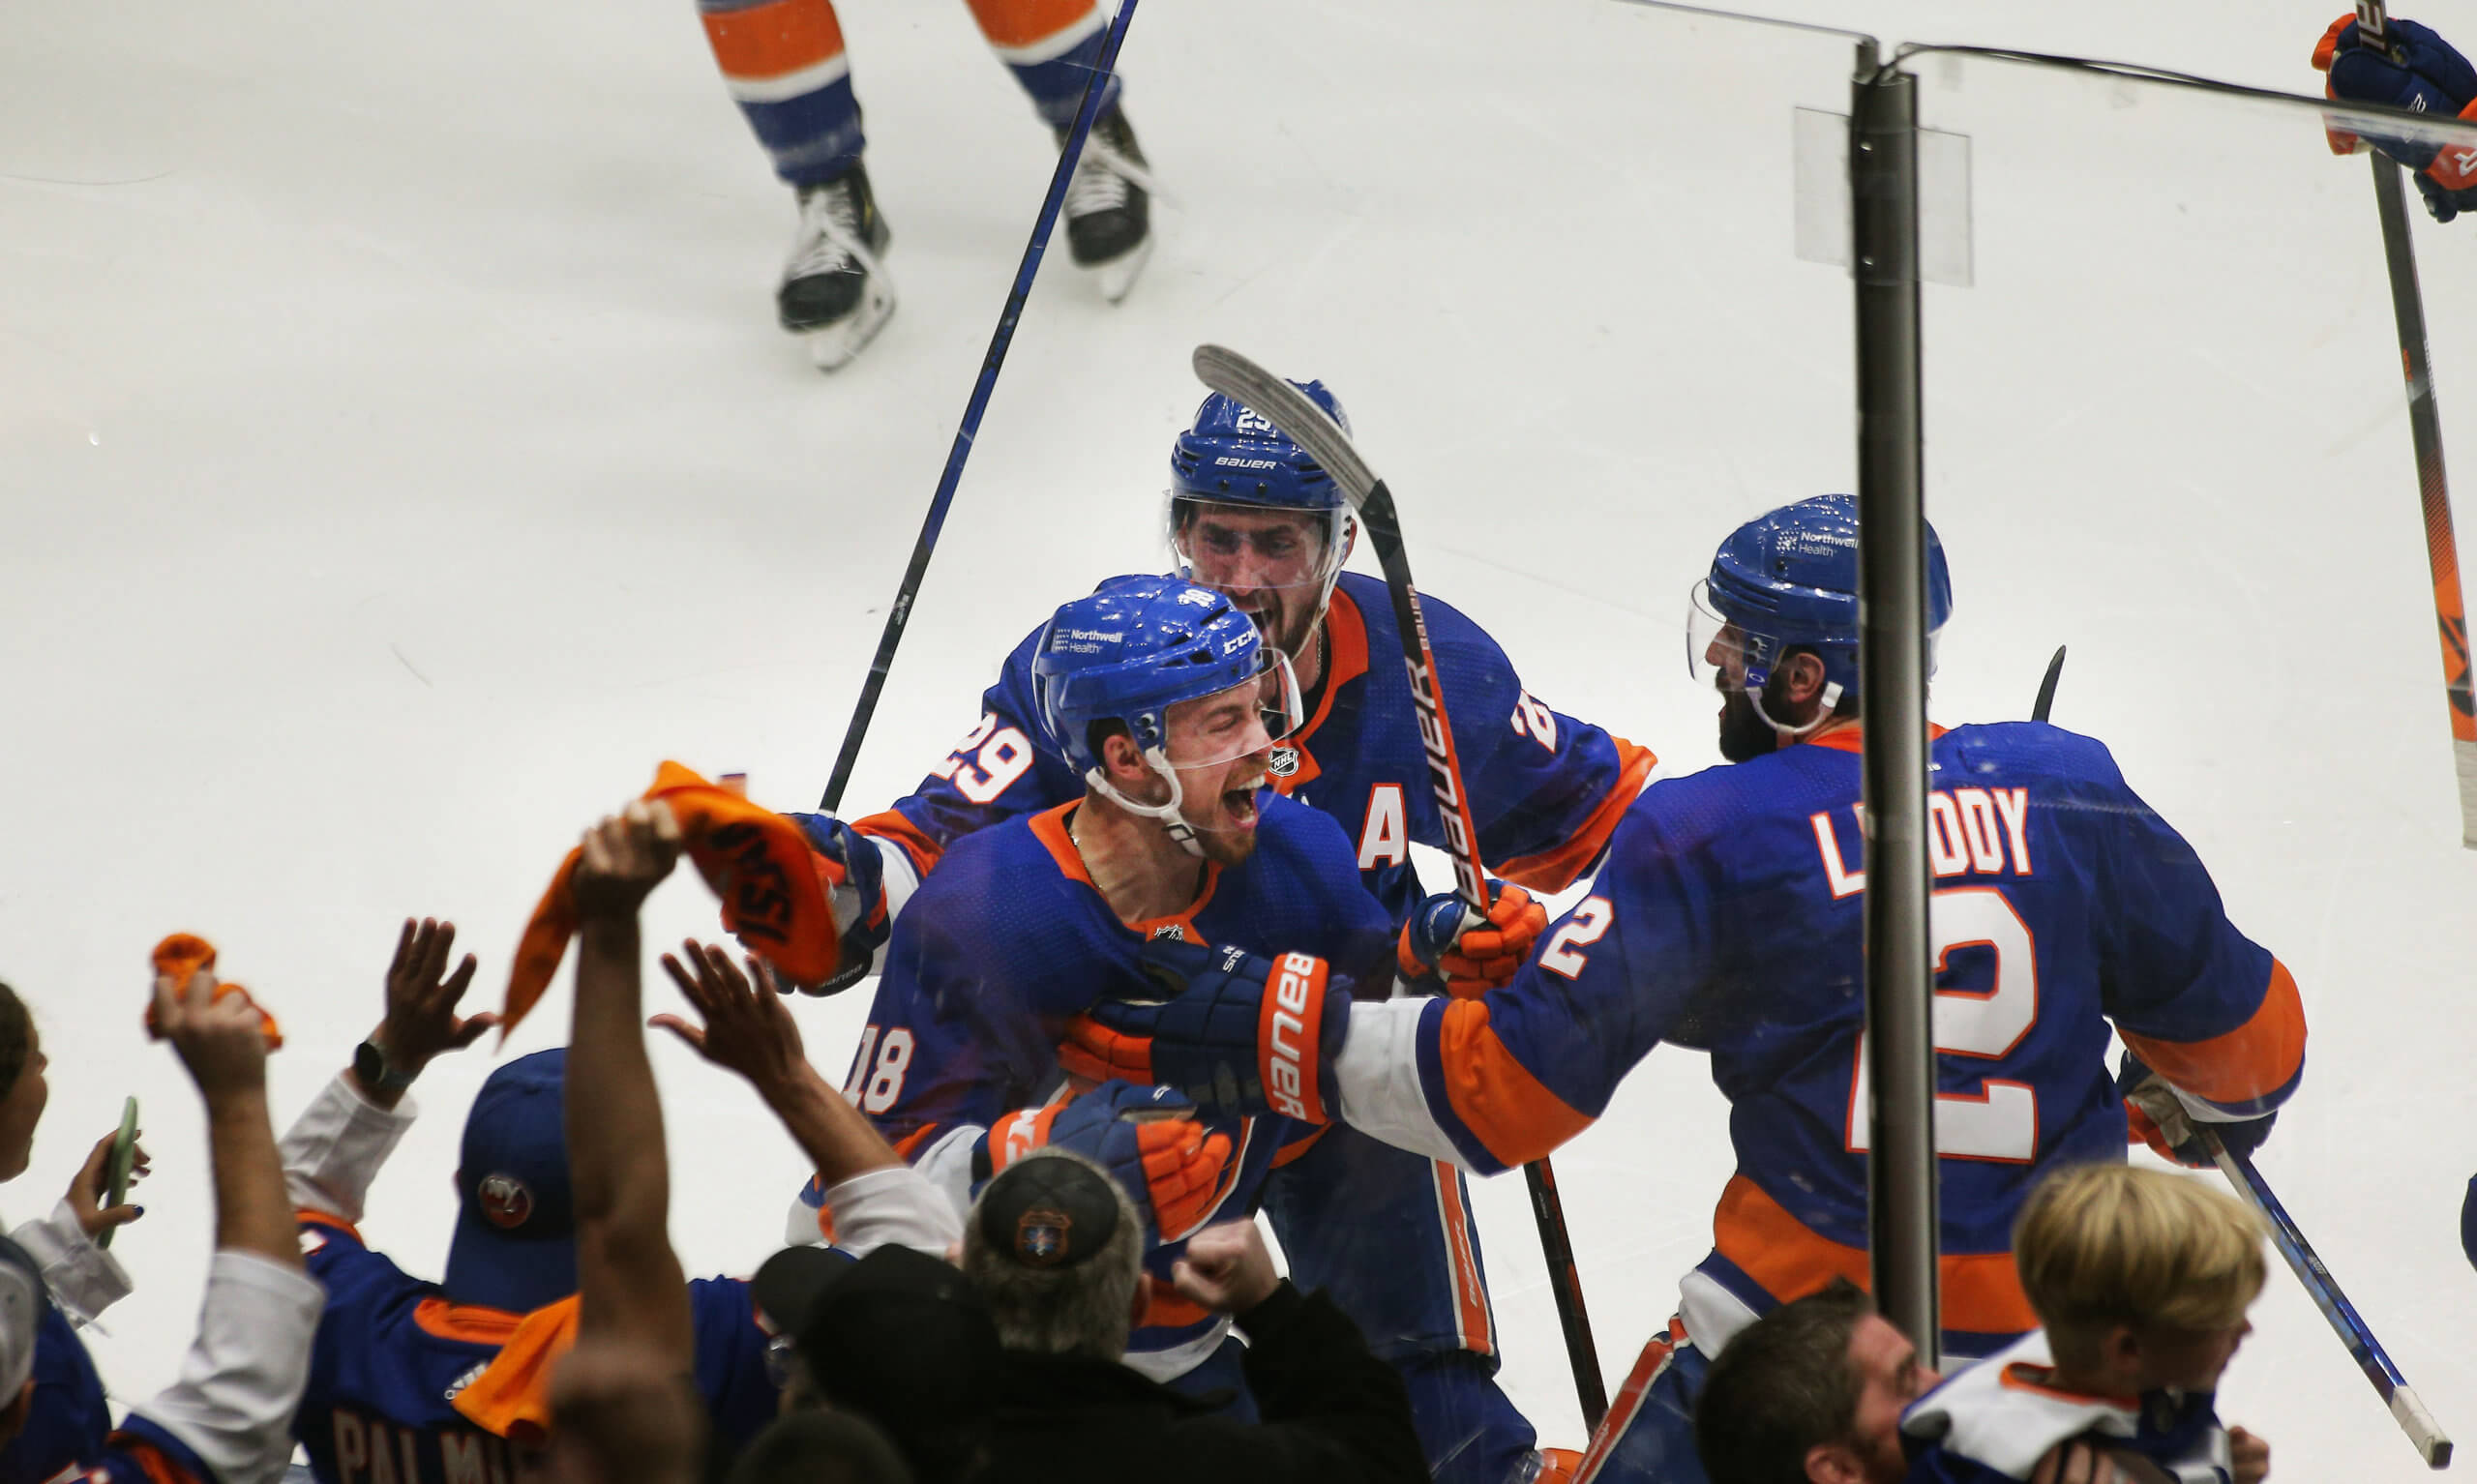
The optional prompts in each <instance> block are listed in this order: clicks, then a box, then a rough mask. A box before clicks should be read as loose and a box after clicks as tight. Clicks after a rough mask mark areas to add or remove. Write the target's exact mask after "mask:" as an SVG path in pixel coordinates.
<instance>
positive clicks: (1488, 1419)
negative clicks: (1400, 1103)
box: [1264, 1124, 1537, 1484]
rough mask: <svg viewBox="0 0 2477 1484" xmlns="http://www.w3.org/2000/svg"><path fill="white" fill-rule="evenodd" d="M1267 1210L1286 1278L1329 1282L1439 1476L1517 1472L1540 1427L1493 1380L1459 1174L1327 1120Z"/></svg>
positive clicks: (1487, 1319)
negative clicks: (1400, 1394) (1407, 1411)
mask: <svg viewBox="0 0 2477 1484" xmlns="http://www.w3.org/2000/svg"><path fill="white" fill-rule="evenodd" d="M1264 1209H1265V1214H1266V1215H1267V1216H1268V1217H1269V1218H1270V1219H1271V1221H1272V1227H1273V1234H1274V1235H1275V1236H1277V1237H1279V1238H1280V1239H1281V1245H1282V1251H1283V1253H1284V1254H1285V1255H1286V1256H1288V1258H1289V1259H1290V1271H1291V1277H1292V1279H1293V1281H1295V1282H1296V1283H1298V1286H1299V1287H1300V1288H1302V1289H1323V1290H1324V1291H1326V1292H1327V1293H1328V1294H1329V1295H1331V1297H1332V1299H1333V1301H1334V1302H1335V1303H1337V1304H1339V1305H1341V1307H1342V1310H1343V1312H1344V1313H1346V1314H1348V1315H1349V1316H1350V1317H1351V1318H1352V1319H1353V1320H1355V1321H1358V1326H1359V1328H1360V1330H1361V1331H1362V1332H1364V1333H1365V1334H1366V1336H1367V1343H1368V1346H1369V1348H1370V1349H1372V1350H1375V1352H1376V1353H1377V1354H1379V1355H1381V1356H1383V1357H1385V1358H1386V1359H1387V1360H1389V1361H1391V1362H1392V1363H1393V1367H1394V1369H1395V1370H1396V1371H1398V1372H1400V1373H1401V1376H1402V1380H1403V1383H1404V1384H1405V1385H1406V1386H1407V1387H1408V1388H1409V1389H1410V1393H1411V1412H1412V1420H1413V1422H1414V1423H1415V1424H1416V1425H1417V1426H1418V1434H1419V1442H1420V1445H1421V1446H1422V1447H1423V1448H1424V1449H1425V1451H1426V1453H1427V1458H1428V1469H1429V1471H1430V1473H1432V1474H1433V1475H1434V1476H1435V1477H1436V1478H1437V1479H1438V1480H1439V1481H1441V1484H1506V1481H1507V1480H1510V1479H1516V1478H1519V1477H1520V1476H1521V1470H1523V1469H1526V1468H1527V1467H1528V1466H1529V1464H1530V1460H1531V1454H1532V1450H1533V1446H1534V1444H1535V1442H1536V1440H1537V1439H1536V1436H1535V1435H1534V1433H1533V1431H1532V1427H1531V1424H1530V1422H1529V1421H1528V1420H1526V1419H1525V1418H1524V1417H1523V1415H1522V1413H1521V1412H1520V1411H1519V1410H1516V1409H1515V1408H1514V1405H1513V1403H1512V1402H1510V1401H1508V1400H1507V1398H1506V1395H1505V1393H1504V1392H1503V1391H1502V1390H1500V1389H1499V1388H1498V1386H1497V1381H1496V1374H1497V1364H1498V1357H1497V1338H1496V1319H1495V1316H1494V1314H1493V1313H1492V1312H1491V1311H1490V1309H1489V1306H1488V1288H1487V1275H1486V1272H1485V1270H1484V1269H1482V1268H1481V1266H1480V1265H1479V1235H1478V1232H1477V1228H1476V1227H1475V1226H1474V1225H1473V1223H1472V1220H1471V1201H1470V1192H1469V1189H1468V1188H1467V1187H1466V1186H1465V1185H1464V1184H1463V1180H1462V1175H1461V1172H1459V1171H1458V1170H1456V1169H1455V1168H1454V1167H1452V1166H1450V1165H1445V1164H1439V1163H1438V1162H1436V1161H1434V1160H1430V1159H1428V1158H1426V1157H1424V1156H1422V1155H1418V1154H1412V1153H1410V1152H1408V1151H1406V1150H1402V1149H1397V1148H1394V1147H1393V1146H1392V1145H1390V1144H1387V1143H1379V1142H1377V1141H1376V1140H1373V1139H1370V1138H1368V1137H1367V1136H1366V1135H1364V1134H1361V1133H1359V1132H1358V1130H1356V1129H1352V1128H1349V1127H1347V1126H1343V1125H1338V1124H1337V1125H1334V1126H1333V1127H1331V1128H1328V1130H1326V1132H1325V1135H1324V1137H1323V1138H1322V1139H1320V1140H1318V1141H1317V1142H1316V1143H1315V1144H1314V1145H1313V1146H1311V1147H1310V1148H1309V1149H1308V1150H1307V1152H1306V1153H1305V1154H1303V1155H1301V1156H1300V1157H1299V1158H1298V1159H1296V1160H1294V1161H1292V1162H1291V1163H1289V1164H1287V1165H1284V1166H1282V1167H1280V1168H1279V1169H1277V1170H1275V1171H1274V1172H1272V1175H1271V1178H1270V1179H1269V1180H1268V1181H1267V1183H1266V1185H1265V1195H1264Z"/></svg>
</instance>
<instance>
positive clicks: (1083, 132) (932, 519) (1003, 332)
mask: <svg viewBox="0 0 2477 1484" xmlns="http://www.w3.org/2000/svg"><path fill="white" fill-rule="evenodd" d="M1134 18H1135V0H1118V14H1117V15H1114V16H1112V17H1110V28H1109V30H1108V32H1107V33H1105V34H1104V36H1103V37H1102V41H1101V54H1100V57H1099V58H1098V59H1097V60H1096V61H1095V62H1094V63H1093V64H1092V76H1091V79H1090V80H1089V81H1088V82H1086V83H1085V84H1084V103H1083V105H1082V106H1081V107H1078V108H1077V109H1076V110H1075V125H1074V127H1073V128H1072V129H1070V130H1068V131H1067V134H1066V144H1065V146H1064V147H1063V148H1061V149H1060V150H1059V152H1058V167H1057V168H1056V169H1054V170H1052V171H1051V172H1050V177H1049V194H1047V195H1045V196H1043V197H1042V198H1041V214H1040V216H1039V218H1038V219H1036V220H1035V221H1034V222H1033V223H1032V237H1031V240H1030V242H1028V243H1026V244H1024V261H1023V264H1022V266H1020V267H1018V268H1017V269H1016V270H1015V286H1014V287H1012V288H1010V289H1008V290H1007V291H1006V307H1005V308H1004V309H1002V310H1000V312H999V314H998V328H997V330H996V331H994V332H993V333H992V334H991V335H990V337H989V353H988V354H987V355H985V356H983V357H982V358H981V363H980V379H979V380H977V381H975V382H973V383H972V388H971V400H970V401H968V402H966V403H965V404H964V420H963V423H962V425H961V426H959V427H958V428H956V430H955V442H954V447H952V448H950V449H948V450H947V452H946V468H945V472H944V473H942V474H940V475H939V476H938V492H937V494H935V495H934V496H932V497H931V499H930V501H929V515H928V517H927V518H926V519H923V520H922V521H921V522H920V539H919V540H917V541H915V542H913V543H912V546H911V561H910V565H908V566H906V567H905V568H904V569H903V585H902V586H901V587H898V588H896V589H895V595H894V607H892V608H888V609H886V627H885V632H884V633H882V634H880V635H879V636H878V652H877V655H876V657H875V658H873V659H872V660H870V661H869V678H868V679H867V680H866V681H864V682H863V683H862V684H861V686H860V700H859V703H858V704H857V705H855V706H853V707H852V708H851V725H850V726H849V727H845V728H844V729H843V750H842V751H841V752H839V753H837V754H835V757H834V772H833V773H832V775H830V776H829V777H828V778H827V779H826V783H825V795H824V797H823V798H821V799H820V800H819V801H818V806H817V807H818V808H820V809H821V810H824V811H825V812H826V813H828V814H831V813H833V812H834V811H835V810H836V809H838V808H840V807H841V806H842V804H843V790H844V788H845V787H847V786H848V785H850V784H851V767H852V764H854V763H856V762H858V761H859V760H860V741H861V739H862V738H863V737H866V736H867V735H868V734H869V719H870V718H871V717H873V716H875V715H877V711H878V697H879V696H880V694H882V693H883V692H884V690H885V688H886V671H887V670H888V669H890V668H893V666H894V651H895V646H896V645H898V644H900V643H902V642H903V631H904V627H905V626H906V625H907V624H909V623H910V621H911V602H912V600H913V599H914V598H916V597H918V596H919V593H920V580H921V579H922V578H924V577H926V576H927V575H928V572H929V554H930V553H931V552H932V551H935V550H936V549H938V533H939V532H940V531H941V530H943V529H944V528H945V524H946V509H947V507H948V506H950V505H952V504H953V503H954V499H955V486H956V485H958V484H960V483H962V481H963V477H964V460H966V459H968V458H970V456H971V445H972V440H973V439H974V438H976V437H978V436H979V435H980V418H981V414H982V413H984V412H986V411H988V410H989V394H990V393H991V392H992V391H993V390H995V389H996V387H997V385H998V370H999V368H1000V367H1001V366H1004V365H1005V364H1006V347H1007V346H1009V345H1011V344H1013V343H1014V342H1015V324H1016V321H1018V320H1020V319H1022V318H1023V317H1024V303H1025V301H1026V300H1028V299H1030V297H1031V294H1032V279H1033V276H1034V275H1036V274H1038V273H1039V272H1040V268H1041V254H1042V253H1044V252H1047V251H1048V250H1049V234H1050V229H1051V228H1053V227H1055V226H1056V225H1057V224H1058V214H1059V209H1060V208H1061V207H1062V206H1063V205H1064V204H1065V202H1066V183H1067V182H1068V181H1069V180H1071V179H1073V178H1074V175H1075V166H1076V163H1077V162H1079V161H1081V160H1082V159H1083V158H1084V141H1085V139H1086V137H1087V136H1089V134H1091V133H1092V120H1093V119H1095V118H1097V117H1099V115H1100V112H1101V100H1102V98H1103V97H1105V96H1106V95H1107V94H1108V92H1109V83H1110V78H1111V77H1112V76H1113V75H1114V74H1116V71H1117V68H1118V64H1119V44H1121V43H1122V42H1124V41H1125V40H1126V28H1127V23H1128V22H1129V21H1131V20H1133V19H1134Z"/></svg>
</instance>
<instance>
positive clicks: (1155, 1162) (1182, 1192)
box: [972, 1082, 1232, 1242]
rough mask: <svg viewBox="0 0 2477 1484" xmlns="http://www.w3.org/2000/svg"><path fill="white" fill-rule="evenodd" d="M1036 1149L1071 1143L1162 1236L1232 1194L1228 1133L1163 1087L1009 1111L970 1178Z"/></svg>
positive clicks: (1111, 1090)
mask: <svg viewBox="0 0 2477 1484" xmlns="http://www.w3.org/2000/svg"><path fill="white" fill-rule="evenodd" d="M1040 1148H1059V1149H1073V1150H1074V1151H1075V1152H1076V1153H1078V1154H1081V1155H1083V1156H1084V1157H1086V1158H1087V1159H1089V1160H1091V1161H1092V1162H1093V1163H1094V1164H1096V1165H1099V1166H1100V1167H1101V1168H1102V1169H1104V1170H1106V1171H1108V1172H1110V1178H1112V1179H1114V1180H1116V1181H1118V1182H1119V1186H1120V1187H1121V1188H1122V1189H1124V1190H1125V1191H1126V1193H1127V1194H1128V1195H1129V1196H1132V1197H1133V1198H1135V1204H1136V1209H1138V1210H1140V1211H1142V1212H1144V1214H1145V1220H1146V1221H1147V1222H1149V1224H1150V1225H1151V1228H1152V1232H1153V1235H1154V1237H1155V1239H1156V1240H1159V1241H1164V1242H1175V1241H1178V1240H1179V1238H1181V1237H1184V1236H1186V1235H1187V1234H1188V1233H1189V1232H1194V1231H1195V1230H1196V1229H1197V1228H1199V1227H1201V1226H1203V1225H1204V1224H1205V1222H1206V1221H1208V1220H1209V1219H1210V1218H1211V1216H1212V1213H1213V1212H1214V1211H1215V1210H1216V1209H1218V1208H1219V1206H1220V1204H1221V1202H1222V1198H1223V1197H1225V1196H1227V1195H1229V1194H1230V1187H1231V1184H1232V1175H1231V1171H1230V1149H1231V1142H1230V1136H1229V1135H1228V1134H1225V1133H1221V1132H1218V1131H1216V1130H1214V1129H1211V1128H1209V1127H1207V1126H1206V1125H1205V1124H1202V1123H1199V1122H1198V1121H1196V1108H1195V1105H1194V1104H1193V1103H1190V1102H1188V1101H1187V1100H1186V1099H1185V1098H1182V1097H1180V1096H1179V1094H1178V1093H1176V1092H1175V1091H1172V1090H1171V1089H1170V1088H1168V1087H1139V1086H1136V1085H1135V1084H1133V1083H1123V1082H1106V1083H1101V1084H1100V1085H1099V1086H1097V1087H1094V1088H1093V1089H1092V1090H1091V1091H1089V1092H1087V1093H1085V1094H1083V1095H1082V1096H1080V1097H1076V1098H1073V1099H1070V1100H1068V1101H1065V1102H1059V1103H1052V1104H1050V1105H1049V1106H1047V1107H1045V1108H1026V1109H1020V1110H1018V1111H1017V1112H1014V1113H1008V1114H1006V1115H1005V1116H1004V1117H1002V1118H1000V1119H999V1120H998V1121H997V1123H996V1124H994V1125H992V1126H991V1128H990V1130H989V1132H988V1134H986V1135H985V1136H983V1138H982V1140H981V1145H980V1147H979V1148H978V1149H976V1150H974V1151H973V1155H972V1177H973V1183H974V1184H977V1183H979V1182H980V1181H982V1180H986V1179H988V1178H989V1177H990V1176H992V1175H994V1174H996V1173H997V1172H1000V1170H1003V1169H1005V1168H1006V1167H1007V1166H1008V1165H1011V1164H1013V1163H1014V1162H1015V1161H1017V1160H1019V1159H1022V1158H1023V1157H1024V1156H1025V1155H1027V1154H1030V1152H1032V1151H1033V1150H1034V1149H1040Z"/></svg>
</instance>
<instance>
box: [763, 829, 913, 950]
mask: <svg viewBox="0 0 2477 1484" xmlns="http://www.w3.org/2000/svg"><path fill="white" fill-rule="evenodd" d="M784 817H785V818H787V819H789V820H791V822H792V823H793V824H796V825H798V826H799V827H800V833H801V834H803V835H806V836H807V837H808V841H809V850H810V852H811V854H810V857H809V862H810V864H811V865H812V866H813V867H815V868H816V870H817V879H818V884H819V885H820V886H821V887H823V888H824V889H825V900H826V903H827V905H830V906H831V907H832V908H833V909H834V926H835V929H836V931H838V932H839V933H841V934H842V935H843V956H842V960H841V962H839V963H838V964H836V965H835V967H834V972H833V973H832V974H830V975H828V976H827V977H826V979H825V980H824V982H822V983H820V984H803V985H800V986H799V987H798V988H799V991H800V993H801V994H842V993H843V992H844V991H845V990H848V989H850V988H851V986H853V985H855V984H858V983H859V982H860V981H861V980H863V979H866V978H867V977H869V975H870V974H871V973H872V972H874V971H875V970H876V968H877V962H878V950H879V949H880V948H882V947H884V946H885V941H886V935H887V934H888V933H890V932H892V931H893V929H894V921H893V918H892V917H891V915H890V914H888V912H887V911H886V886H885V861H884V859H883V858H882V857H880V855H879V854H878V846H877V843H876V842H875V841H872V840H871V839H869V837H868V836H866V835H863V834H861V833H860V832H859V831H857V830H855V829H853V828H852V827H851V826H850V825H848V824H846V823H844V822H843V821H842V820H840V819H838V818H836V817H834V816H832V815H786V816H784Z"/></svg>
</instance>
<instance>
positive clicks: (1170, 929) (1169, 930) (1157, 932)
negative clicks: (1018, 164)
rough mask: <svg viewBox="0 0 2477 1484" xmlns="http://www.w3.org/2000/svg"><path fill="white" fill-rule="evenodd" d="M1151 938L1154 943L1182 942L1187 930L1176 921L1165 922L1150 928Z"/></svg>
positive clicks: (1185, 937) (1185, 938)
mask: <svg viewBox="0 0 2477 1484" xmlns="http://www.w3.org/2000/svg"><path fill="white" fill-rule="evenodd" d="M1152 940H1153V941H1154V942H1156V943H1183V942H1185V941H1186V940H1187V930H1186V929H1185V928H1184V927H1183V926H1181V925H1179V924H1178V923H1175V922H1165V923H1163V924H1162V925H1161V926H1159V927H1157V928H1155V929H1153V930H1152Z"/></svg>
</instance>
